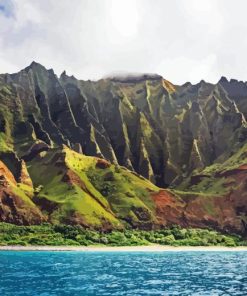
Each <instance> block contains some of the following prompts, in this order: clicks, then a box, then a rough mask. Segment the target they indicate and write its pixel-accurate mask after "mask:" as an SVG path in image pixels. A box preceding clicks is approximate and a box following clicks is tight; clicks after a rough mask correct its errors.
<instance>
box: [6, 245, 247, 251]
mask: <svg viewBox="0 0 247 296" xmlns="http://www.w3.org/2000/svg"><path fill="white" fill-rule="evenodd" d="M0 251H55V252H59V251H77V252H185V251H187V252H188V251H197V252H206V251H217V252H218V251H247V247H224V246H179V247H174V246H164V245H149V246H121V247H108V246H79V247H78V246H0Z"/></svg>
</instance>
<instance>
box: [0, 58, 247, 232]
mask: <svg viewBox="0 0 247 296" xmlns="http://www.w3.org/2000/svg"><path fill="white" fill-rule="evenodd" d="M246 118H247V84H246V82H242V81H237V80H233V79H232V80H230V81H229V80H227V79H226V78H225V77H222V78H221V79H220V80H219V82H218V83H217V84H210V83H206V82H205V81H201V82H200V83H198V84H196V85H192V84H191V83H189V82H187V83H185V84H184V85H181V86H177V85H173V84H172V83H170V82H169V81H167V80H165V79H163V78H162V77H161V76H159V75H150V74H144V75H128V76H126V77H111V78H106V79H101V80H99V81H95V82H93V81H81V80H77V79H76V78H75V77H73V76H71V77H70V76H67V75H66V72H63V73H62V75H61V76H60V78H58V77H57V76H56V75H55V74H54V72H53V70H47V69H46V68H44V67H43V66H42V65H40V64H38V63H35V62H33V63H32V64H31V65H30V66H29V67H27V68H25V69H24V70H22V71H20V72H19V73H16V74H11V75H10V74H2V75H0V160H1V161H2V162H3V163H4V164H5V165H6V167H4V169H2V173H1V161H0V221H8V222H11V223H16V224H32V223H41V222H42V221H45V220H47V221H60V222H61V221H64V222H65V221H66V223H67V222H68V223H79V224H81V225H84V226H85V225H86V226H90V225H91V224H90V223H93V222H91V220H90V219H89V218H90V215H84V214H85V213H84V208H83V207H81V202H82V200H83V199H82V200H80V202H79V201H78V203H74V204H73V212H69V211H68V209H70V208H71V203H72V200H68V209H67V208H64V207H62V206H61V205H62V204H63V203H60V199H61V196H63V198H64V199H67V198H68V199H70V197H71V196H73V194H74V197H76V198H78V200H79V199H80V198H81V197H83V196H85V195H86V196H87V198H88V199H90V203H91V204H90V206H92V205H93V206H95V211H96V212H97V211H98V212H97V213H96V214H97V215H98V214H99V213H100V215H98V216H99V218H97V219H98V220H97V221H98V222H97V223H98V224H97V227H102V225H103V224H104V223H105V227H106V228H107V229H108V228H109V227H110V225H111V227H116V225H118V222H119V221H120V220H121V221H123V220H124V221H126V222H127V223H129V225H131V226H132V227H139V228H143V229H152V228H153V227H161V226H169V225H173V224H179V225H181V226H184V227H187V226H193V227H213V228H217V229H219V230H223V231H226V232H231V231H232V232H238V233H244V234H246V225H247V220H246V216H247V213H246V206H245V205H246V198H247V195H246V167H245V165H246V151H245V150H246V147H247V146H246V145H247V144H246V143H247V123H246ZM67 147H69V149H68V150H67ZM56 149H57V153H54V155H53V154H52V153H53V152H52V151H55V150H56ZM72 150H74V151H75V152H73V151H72ZM65 151H67V152H65ZM239 151H241V153H240V152H239ZM76 152H77V153H76ZM49 153H50V154H51V155H53V156H52V157H51V158H49V157H48V156H47V155H49ZM71 153H72V154H73V153H74V154H73V155H77V156H75V157H76V158H80V157H82V158H81V159H80V161H78V162H76V161H74V159H73V157H72V156H71V158H72V159H70V160H69V161H70V164H71V168H70V169H68V167H67V166H68V164H67V161H68V160H67V156H68V155H70V154H71ZM66 155H67V156H66ZM78 155H79V156H78ZM84 156H85V158H83V157H84ZM86 156H94V158H90V157H88V158H87V157H86ZM82 159H83V161H85V167H87V163H94V165H93V166H91V164H90V167H88V170H89V171H91V170H94V169H93V167H94V168H95V169H96V170H98V171H97V174H96V172H94V174H93V175H92V172H91V174H90V173H88V175H89V176H90V177H91V179H90V180H89V179H87V177H85V174H84V173H85V172H84V169H80V171H73V170H76V169H78V170H79V168H82V167H83V166H81V162H82ZM89 159H90V160H89ZM92 159H93V160H92ZM112 164H114V165H115V167H116V168H115V169H113V168H112V167H113V166H112ZM210 166H211V167H210ZM2 167H3V164H2ZM124 167H125V168H124ZM33 168H35V169H33ZM41 168H42V170H43V175H42V174H39V170H40V169H41ZM72 168H73V170H72ZM208 168H210V169H209V170H207V169H208ZM71 170H72V171H71ZM113 171H114V173H113ZM130 171H132V172H133V174H131V173H130ZM103 174H105V175H103ZM118 174H119V175H118ZM126 174H127V175H126ZM125 175H126V176H127V177H126V176H125ZM47 176H48V177H47ZM100 176H101V177H102V180H101V182H102V184H101V183H99V179H100V178H101V177H100ZM130 176H132V177H133V176H135V177H137V178H138V181H136V182H137V183H135V182H134V183H133V184H134V185H133V184H131V186H132V185H133V186H134V187H133V188H134V189H133V190H132V191H131V190H129V191H128V190H127V191H125V187H123V188H121V186H120V183H121V182H120V183H118V182H119V178H122V179H121V180H125V182H126V184H127V185H128V179H131V178H132V177H130ZM125 177H126V178H127V179H126V178H125ZM59 178H60V179H59ZM144 178H146V179H148V180H150V181H151V182H153V183H155V184H156V185H158V186H159V187H170V188H173V189H179V193H176V192H175V191H172V190H164V189H161V190H160V191H158V190H159V189H158V188H157V187H155V188H156V189H154V188H153V187H152V186H153V184H151V183H150V182H148V183H145V182H147V180H145V179H144ZM126 180H127V181H126ZM50 182H54V183H51V184H50ZM90 182H91V183H92V184H91V183H90ZM93 182H95V183H93ZM18 183H20V184H21V186H22V187H21V188H20V187H18V186H19V185H20V184H18ZM48 184H49V186H48ZM114 184H115V185H114ZM121 184H122V183H121ZM126 184H125V185H126ZM136 184H139V185H138V186H139V187H135V186H136ZM140 184H141V185H140ZM215 184H216V185H217V186H216V185H215ZM99 185H100V186H99ZM40 186H42V188H43V189H42V188H41V187H40ZM53 186H54V188H55V190H54V191H53ZM59 186H64V187H59ZM93 186H96V187H97V186H98V187H99V188H98V192H95V188H96V187H95V188H94V187H93ZM145 186H147V187H145ZM126 187H127V186H126ZM140 187H143V188H144V189H143V188H142V189H143V190H144V193H143V194H144V196H145V198H146V199H147V204H149V203H151V204H152V203H153V206H152V207H150V208H148V207H147V206H146V205H144V204H143V203H142V202H141V197H139V195H138V202H137V203H136V204H135V203H133V205H132V204H131V199H133V198H137V197H136V195H135V194H137V193H138V194H141V193H140V192H141V191H140ZM37 188H39V190H38V189H37ZM64 188H66V192H64V190H65V189H64ZM92 188H94V189H92ZM119 188H120V189H121V190H123V191H121V192H119V193H120V194H119V195H118V197H115V196H111V198H110V201H109V204H108V199H109V196H108V195H109V194H110V193H112V192H114V190H117V189H119ZM151 188H152V189H151ZM211 188H213V189H212V190H211ZM120 189H119V190H120ZM50 190H52V191H51V193H50ZM78 190H79V192H80V194H79V193H78ZM92 190H93V191H92ZM135 190H136V192H135ZM183 191H184V192H183ZM186 191H187V193H186ZM102 192H104V194H101V193H102ZM172 192H173V193H172ZM188 192H189V193H188ZM67 193H68V194H67ZM77 193H78V194H77ZM49 194H51V196H49ZM54 196H55V197H56V199H55V200H49V198H50V197H53V198H55V197H54ZM123 196H124V198H126V199H128V200H127V201H126V200H123V199H121V198H123ZM139 198H140V200H139ZM142 198H143V196H142ZM101 199H102V200H103V202H102V200H101ZM73 202H74V201H73ZM126 202H127V203H129V205H128V211H127V210H126V211H124V212H122V210H123V209H126V207H125V206H123V207H122V205H123V204H125V203H126ZM106 205H107V206H106ZM99 208H100V209H101V210H100V211H99V210H98V209H99ZM112 208H114V211H115V212H114V211H112ZM39 209H40V210H41V211H40V210H39ZM41 212H42V213H45V214H42V213H41ZM54 213H55V214H54ZM59 215H61V217H60V216H59ZM83 215H84V216H83ZM97 215H96V217H97ZM92 216H95V212H94V214H93V215H92ZM88 217H89V218H88ZM107 217H108V218H107ZM60 218H61V219H60ZM91 218H92V217H91ZM94 218H95V217H94ZM56 219H58V220H56ZM118 219H119V220H118ZM92 221H95V220H93V219H92ZM99 221H100V222H99ZM103 222H104V223H103ZM94 223H95V222H94ZM121 223H122V222H121ZM121 223H120V224H121ZM95 225H96V224H95ZM95 225H93V226H95ZM100 225H101V226H100Z"/></svg>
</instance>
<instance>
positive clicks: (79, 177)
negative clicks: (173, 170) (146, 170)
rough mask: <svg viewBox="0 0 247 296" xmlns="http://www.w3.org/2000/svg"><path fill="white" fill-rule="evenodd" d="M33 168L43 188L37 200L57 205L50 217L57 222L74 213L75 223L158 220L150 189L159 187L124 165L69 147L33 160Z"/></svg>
mask: <svg viewBox="0 0 247 296" xmlns="http://www.w3.org/2000/svg"><path fill="white" fill-rule="evenodd" d="M28 170H29V173H30V176H31V178H32V180H33V182H34V186H35V187H36V188H39V190H36V195H35V200H36V201H37V203H38V204H39V201H42V200H44V199H45V200H48V201H50V202H52V203H54V204H55V205H56V206H55V210H54V211H53V212H52V213H51V214H50V216H49V219H50V220H49V221H51V222H52V223H65V221H70V222H72V220H73V219H72V217H73V216H74V224H78V222H80V223H79V224H82V225H85V226H87V225H93V226H95V227H96V228H100V227H102V226H103V227H106V224H108V226H110V225H111V226H114V227H115V228H119V227H120V228H122V227H123V223H125V222H123V220H125V221H126V220H128V222H131V223H132V224H134V223H144V224H145V222H154V221H155V215H154V212H155V211H154V203H153V202H152V199H151V198H150V191H158V190H159V189H158V187H156V186H155V185H153V184H152V183H151V182H149V181H148V180H146V179H144V178H143V177H139V176H137V175H135V174H133V173H131V172H130V171H129V170H127V169H125V168H123V167H119V166H116V165H111V164H110V163H109V162H107V161H105V160H102V159H99V158H96V157H90V156H85V155H82V154H79V153H76V152H75V151H72V150H70V149H69V148H67V147H66V146H64V147H63V149H50V151H48V152H45V153H43V154H42V155H41V157H39V158H37V159H34V160H33V161H31V162H30V163H29V166H28ZM75 220H76V221H75ZM72 224H73V222H72ZM110 228H111V227H110Z"/></svg>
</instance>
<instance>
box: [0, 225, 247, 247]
mask: <svg viewBox="0 0 247 296" xmlns="http://www.w3.org/2000/svg"><path fill="white" fill-rule="evenodd" d="M149 244H161V245H171V246H228V247H234V246H246V245H247V241H246V240H243V239H241V238H240V237H239V236H236V235H224V234H220V233H217V232H216V231H212V230H207V229H191V228H188V229H182V228H179V227H172V228H170V229H163V230H157V231H143V230H142V231H141V230H122V231H111V232H97V231H94V230H89V229H83V228H82V227H80V226H70V225H50V224H43V225H39V226H38V225H35V226H16V225H12V224H7V223H0V245H2V246H4V245H51V246H61V245H73V246H80V245H81V246H88V245H107V246H136V245H149Z"/></svg>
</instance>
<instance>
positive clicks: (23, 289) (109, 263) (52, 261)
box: [0, 251, 247, 296]
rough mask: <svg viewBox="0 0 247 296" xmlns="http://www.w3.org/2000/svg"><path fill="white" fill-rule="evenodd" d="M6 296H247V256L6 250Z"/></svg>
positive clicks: (1, 287)
mask: <svg viewBox="0 0 247 296" xmlns="http://www.w3.org/2000/svg"><path fill="white" fill-rule="evenodd" d="M0 295H2V296H8V295H11V296H22V295H23V296H29V295H30V296H36V295H40V296H49V295H59V296H60V295H61V296H63V295H70V296H73V295H78V296H79V295H80V296H87V295H99V296H105V295H114V296H122V295H124V296H126V295H129V296H137V295H138V296H144V295H183V296H185V295H196V296H199V295H203V296H205V295H210V296H214V295H215V296H216V295H222V296H223V295H234V296H235V295H236V296H237V295H241V296H243V295H247V252H244V251H236V252H227V251H226V252H222V251H221V252H218V251H208V252H200V251H197V252H193V251H192V252H187V251H184V252H161V253H154V252H153V253H152V252H144V253H143V252H103V251H102V252H94V251H88V252H74V251H72V252H64V251H61V252H48V251H25V252H23V251H1V252H0Z"/></svg>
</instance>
